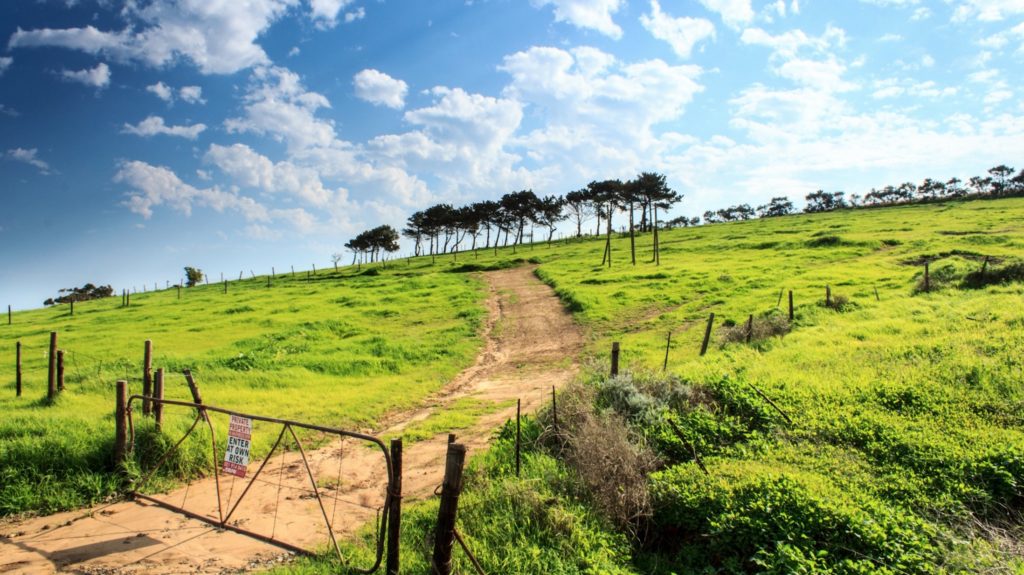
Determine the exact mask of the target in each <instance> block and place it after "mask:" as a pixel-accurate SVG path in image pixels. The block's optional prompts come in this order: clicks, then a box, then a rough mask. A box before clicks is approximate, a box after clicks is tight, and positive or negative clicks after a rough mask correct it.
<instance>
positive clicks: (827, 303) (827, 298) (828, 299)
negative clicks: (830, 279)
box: [825, 286, 832, 307]
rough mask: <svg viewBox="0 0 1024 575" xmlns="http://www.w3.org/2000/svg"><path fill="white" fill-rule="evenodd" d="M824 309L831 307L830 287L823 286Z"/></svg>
mask: <svg viewBox="0 0 1024 575" xmlns="http://www.w3.org/2000/svg"><path fill="white" fill-rule="evenodd" d="M825 307H832V286H825Z"/></svg>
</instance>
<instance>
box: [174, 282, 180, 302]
mask: <svg viewBox="0 0 1024 575" xmlns="http://www.w3.org/2000/svg"><path fill="white" fill-rule="evenodd" d="M174 287H176V288H178V299H181V284H178V285H176V286H174Z"/></svg>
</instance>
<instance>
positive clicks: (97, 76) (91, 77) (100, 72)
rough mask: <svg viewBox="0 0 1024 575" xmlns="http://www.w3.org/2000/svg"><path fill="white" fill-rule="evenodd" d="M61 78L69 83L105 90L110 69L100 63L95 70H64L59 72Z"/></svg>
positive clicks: (108, 80)
mask: <svg viewBox="0 0 1024 575" xmlns="http://www.w3.org/2000/svg"><path fill="white" fill-rule="evenodd" d="M61 76H62V77H63V78H64V79H65V80H68V81H71V82H78V83H80V84H85V85H86V86H92V87H94V88H105V87H107V86H108V85H109V84H110V67H109V66H107V65H106V64H104V63H103V62H100V63H99V64H97V65H96V67H95V68H86V69H85V70H64V71H62V72H61Z"/></svg>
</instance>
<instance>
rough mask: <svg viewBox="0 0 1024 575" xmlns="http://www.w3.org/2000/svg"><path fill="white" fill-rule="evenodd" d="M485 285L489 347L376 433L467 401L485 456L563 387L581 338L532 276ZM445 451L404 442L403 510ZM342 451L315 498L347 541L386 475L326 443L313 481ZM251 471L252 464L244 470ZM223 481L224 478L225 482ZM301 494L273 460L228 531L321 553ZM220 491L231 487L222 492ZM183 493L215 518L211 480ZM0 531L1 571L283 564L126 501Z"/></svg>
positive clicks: (432, 480)
mask: <svg viewBox="0 0 1024 575" xmlns="http://www.w3.org/2000/svg"><path fill="white" fill-rule="evenodd" d="M484 277H485V279H486V280H487V283H488V286H489V290H490V294H489V296H488V298H487V307H488V310H489V313H488V319H487V322H486V326H485V328H484V336H485V342H486V343H485V347H484V349H483V350H482V351H481V353H480V354H479V356H478V357H477V359H476V362H475V363H474V365H473V366H471V367H469V368H467V369H466V370H464V371H463V372H462V373H460V374H459V375H458V376H457V377H456V378H455V379H453V380H452V381H451V382H450V383H449V384H447V385H446V386H445V387H444V388H443V389H441V390H440V391H439V392H438V393H436V394H434V395H433V396H432V397H430V398H429V399H428V400H427V401H425V402H424V403H423V404H422V405H421V406H419V407H417V408H415V409H413V410H409V411H403V412H399V413H393V414H390V415H389V416H387V417H386V418H385V420H384V423H383V425H382V426H381V429H380V430H378V434H381V435H383V434H389V435H396V434H401V431H402V430H403V429H404V428H406V427H407V426H409V425H410V424H413V423H415V422H417V421H422V420H424V419H426V418H428V417H429V416H430V415H431V414H433V413H437V412H439V411H442V410H444V408H445V406H447V405H449V404H450V403H451V402H453V401H456V400H458V399H461V398H465V397H472V398H475V399H477V400H481V401H488V402H493V403H494V404H495V405H502V406H504V407H502V408H500V409H496V410H494V411H493V412H491V413H490V414H488V415H485V416H483V417H481V418H479V419H478V420H477V421H476V423H474V424H473V425H472V426H471V427H470V428H468V429H463V430H459V431H458V432H457V433H458V436H459V442H460V443H463V444H465V445H466V446H467V447H468V448H469V452H470V454H471V455H472V454H473V453H474V452H479V451H481V450H483V449H485V448H486V446H487V443H488V441H489V439H490V437H491V435H492V433H493V432H494V430H495V429H496V428H497V427H498V426H500V425H501V423H502V422H504V421H505V420H506V419H508V418H509V417H514V415H515V405H514V403H515V400H516V399H521V400H522V405H523V410H524V412H531V411H534V410H536V409H537V408H539V407H540V406H541V405H543V404H544V403H545V402H547V401H548V400H549V398H550V392H551V386H556V387H558V386H561V385H562V384H564V383H566V382H568V381H569V380H571V379H572V378H573V377H574V376H575V374H576V373H577V371H578V363H577V358H578V355H579V352H580V350H581V348H582V345H583V337H582V335H581V332H580V330H579V328H578V326H577V325H576V324H575V323H574V322H573V320H572V318H571V317H570V316H569V314H568V313H566V312H565V310H564V308H563V307H562V305H561V303H560V302H559V301H558V298H557V297H556V296H555V294H554V292H553V291H552V290H551V289H550V288H549V287H548V286H546V285H544V284H543V283H541V282H540V281H539V280H538V279H537V278H536V276H535V275H534V273H533V268H532V267H520V268H515V269H509V270H501V271H495V272H488V273H485V274H484ZM446 445H447V433H442V434H438V435H437V436H435V437H432V438H430V439H428V440H424V441H420V442H417V443H413V444H409V445H406V447H405V453H404V457H403V460H404V473H403V494H404V499H405V501H410V500H416V499H423V498H426V497H429V496H431V495H432V494H433V491H434V489H435V487H436V486H437V485H439V484H440V482H441V478H442V475H443V467H444V457H445V450H446ZM339 450H341V451H340V453H341V461H342V465H341V469H342V472H341V481H340V483H339V482H338V481H334V484H330V483H329V482H328V483H327V487H326V488H323V489H322V492H323V497H324V498H325V503H326V504H327V509H328V512H329V513H330V514H331V515H332V516H333V517H332V520H333V523H334V526H335V531H336V532H338V533H340V534H346V533H352V532H354V531H355V530H357V529H358V528H359V527H360V526H362V525H364V524H365V523H367V522H368V521H374V520H375V518H376V508H377V507H379V505H380V502H381V501H382V500H383V490H384V481H385V480H384V479H383V478H384V477H385V475H386V473H385V470H384V466H383V463H382V461H383V460H382V458H381V456H380V453H379V451H378V452H374V451H373V450H370V449H367V448H366V447H365V446H360V445H353V444H351V442H345V443H341V442H335V443H334V444H332V445H329V446H326V447H324V448H321V449H318V450H316V451H312V452H307V454H306V455H307V457H308V458H309V460H310V465H311V468H313V469H314V471H315V473H316V476H317V478H318V484H321V485H322V486H323V485H324V483H325V480H330V479H335V478H336V477H337V469H338V454H339ZM254 468H255V465H252V464H250V469H254ZM225 481H229V480H226V479H224V477H223V476H222V482H225ZM282 485H283V486H284V488H283V489H280V488H279V486H282ZM308 486H309V481H308V478H306V471H305V469H304V467H303V466H302V464H301V460H300V459H299V455H298V454H297V453H296V452H294V451H291V452H288V453H286V454H285V455H284V456H275V457H274V458H272V460H271V461H270V462H268V464H267V467H266V469H265V470H264V472H263V474H262V475H261V481H260V482H257V483H256V484H255V485H254V486H253V488H252V490H251V491H250V493H249V494H248V495H246V498H245V500H244V503H243V505H241V506H240V507H239V511H238V513H237V514H236V515H235V516H233V518H232V519H231V523H233V524H237V525H239V526H241V527H244V528H246V529H249V530H252V531H256V532H261V533H268V534H269V533H270V532H271V531H274V532H275V535H276V536H278V537H280V538H282V539H284V540H286V541H288V542H289V543H292V544H295V545H299V546H303V547H313V546H317V545H319V544H322V543H324V542H326V541H327V535H326V528H325V527H324V521H323V517H322V514H321V511H320V508H319V507H318V506H317V505H316V501H315V499H313V498H312V497H310V495H309V494H308V493H304V492H303V491H301V490H300V489H298V488H299V487H308ZM223 487H224V489H225V490H227V489H228V487H227V484H225V485H223ZM243 487H244V482H239V483H238V484H237V485H234V486H232V487H231V489H232V490H234V489H237V490H239V491H240V490H241V489H242V488H243ZM187 489H188V492H187V502H188V508H189V509H191V510H193V511H197V512H200V513H209V514H211V515H214V516H216V507H217V503H216V491H215V488H214V482H213V479H212V478H208V479H205V480H201V481H198V482H194V483H192V484H191V485H190V486H188V488H187ZM233 492H234V493H235V495H237V492H235V491H233ZM185 495H186V492H185V488H182V489H179V490H177V491H174V492H171V493H168V494H165V495H163V496H161V497H164V498H166V499H167V500H169V501H175V502H180V501H182V500H185V497H184V496H185ZM335 500H337V501H340V502H341V503H340V504H338V503H335ZM332 504H333V507H332ZM275 509H276V510H277V512H276V514H275ZM0 534H2V535H3V537H2V538H0V573H53V572H74V573H146V574H147V575H158V574H163V573H222V572H236V571H241V570H245V569H246V568H247V567H249V566H252V565H257V564H265V563H266V562H268V561H273V560H274V559H275V558H277V557H280V556H281V555H282V551H281V550H280V549H278V548H277V547H273V546H271V545H268V544H265V543H261V542H259V541H256V540H254V539H251V538H248V537H245V536H242V535H238V534H235V533H232V532H230V531H222V530H217V529H215V528H213V527H211V526H209V525H207V524H206V523H203V522H200V521H196V520H192V519H188V518H186V517H184V516H182V515H179V514H175V513H172V512H170V511H166V510H164V509H162V508H160V507H158V506H155V505H151V504H146V503H141V502H132V501H126V502H121V503H116V504H113V505H108V506H104V507H97V508H94V509H92V510H79V511H74V512H67V513H59V514H56V515H51V516H46V517H36V518H32V519H29V520H25V521H21V522H11V521H5V522H2V523H0Z"/></svg>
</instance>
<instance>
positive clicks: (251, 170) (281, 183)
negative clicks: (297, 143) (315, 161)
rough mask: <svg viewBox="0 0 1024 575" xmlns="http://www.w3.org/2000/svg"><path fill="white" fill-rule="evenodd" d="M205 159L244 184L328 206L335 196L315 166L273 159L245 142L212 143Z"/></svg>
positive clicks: (314, 204)
mask: <svg viewBox="0 0 1024 575" xmlns="http://www.w3.org/2000/svg"><path fill="white" fill-rule="evenodd" d="M203 160H204V161H205V162H207V163H209V164H213V165H215V166H217V167H218V168H220V170H221V171H222V172H223V173H225V174H227V175H228V176H230V177H232V178H233V179H234V180H235V181H236V182H238V183H239V184H240V185H242V186H245V187H249V188H257V189H260V190H263V191H265V192H270V193H278V194H288V195H290V196H293V197H295V198H298V199H300V200H302V201H304V202H306V203H308V204H310V205H313V206H319V207H324V206H327V205H329V204H331V203H332V200H333V199H334V198H335V195H336V192H335V191H334V190H330V189H328V188H327V187H326V186H324V184H323V182H322V181H321V179H320V176H319V174H318V173H317V171H316V170H315V169H313V168H309V167H302V166H297V165H295V164H293V163H292V162H288V161H283V162H276V163H275V162H272V161H271V160H270V159H269V158H267V157H266V156H264V155H262V154H259V153H257V152H256V151H255V150H253V149H252V148H250V147H249V146H246V145H245V144H233V145H231V146H220V145H217V144H213V145H211V146H210V149H209V150H208V151H207V152H206V155H205V156H204V157H203Z"/></svg>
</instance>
